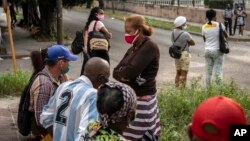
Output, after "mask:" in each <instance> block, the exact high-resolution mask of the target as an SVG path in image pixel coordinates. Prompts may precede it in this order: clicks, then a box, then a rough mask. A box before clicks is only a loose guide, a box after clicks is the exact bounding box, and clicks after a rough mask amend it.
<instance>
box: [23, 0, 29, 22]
mask: <svg viewBox="0 0 250 141" xmlns="http://www.w3.org/2000/svg"><path fill="white" fill-rule="evenodd" d="M22 10H23V25H28V13H29V12H28V2H27V1H26V2H23V3H22Z"/></svg>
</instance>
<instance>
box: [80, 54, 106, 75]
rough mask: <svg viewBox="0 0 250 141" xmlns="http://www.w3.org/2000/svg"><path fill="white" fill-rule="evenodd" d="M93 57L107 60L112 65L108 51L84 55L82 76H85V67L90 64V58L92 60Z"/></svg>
mask: <svg viewBox="0 0 250 141" xmlns="http://www.w3.org/2000/svg"><path fill="white" fill-rule="evenodd" d="M92 57H100V58H102V59H104V60H106V61H107V62H108V63H109V64H110V62H109V61H110V60H109V53H108V51H91V52H89V53H88V54H86V53H83V58H84V60H83V62H82V69H81V74H80V76H81V75H83V73H84V67H85V65H86V63H87V62H88V60H89V59H90V58H92Z"/></svg>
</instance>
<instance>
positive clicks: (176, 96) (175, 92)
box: [158, 80, 250, 141]
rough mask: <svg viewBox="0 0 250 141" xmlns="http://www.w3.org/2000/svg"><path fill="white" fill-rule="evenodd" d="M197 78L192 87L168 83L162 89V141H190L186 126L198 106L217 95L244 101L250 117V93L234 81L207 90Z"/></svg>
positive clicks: (249, 117)
mask: <svg viewBox="0 0 250 141" xmlns="http://www.w3.org/2000/svg"><path fill="white" fill-rule="evenodd" d="M197 82H198V81H197V80H195V81H193V82H192V84H191V86H190V87H187V88H185V89H176V88H175V86H174V85H169V84H166V85H164V86H162V88H161V89H160V90H159V94H158V101H159V111H160V117H161V119H160V120H161V129H162V130H161V131H162V132H161V138H160V140H161V141H188V136H187V133H186V131H187V125H188V124H189V123H190V122H191V117H192V114H193V112H194V110H195V108H196V107H197V106H198V105H199V104H200V103H201V102H202V101H203V100H205V99H207V98H208V97H211V96H214V95H224V96H227V97H230V98H232V99H234V100H235V101H237V102H238V103H240V104H241V106H242V107H243V108H244V110H245V112H246V114H247V118H248V119H250V106H249V104H250V93H248V92H246V91H244V90H241V89H240V88H239V86H237V85H236V84H235V83H234V82H233V81H232V82H231V83H230V84H221V85H212V86H211V87H210V88H209V89H208V90H207V89H206V88H204V87H203V86H201V85H199V84H198V83H197Z"/></svg>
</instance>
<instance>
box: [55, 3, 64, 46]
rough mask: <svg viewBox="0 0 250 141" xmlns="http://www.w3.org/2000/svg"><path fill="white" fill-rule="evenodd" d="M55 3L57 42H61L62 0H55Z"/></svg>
mask: <svg viewBox="0 0 250 141" xmlns="http://www.w3.org/2000/svg"><path fill="white" fill-rule="evenodd" d="M56 5H57V44H60V45H62V44H63V15H62V0H56Z"/></svg>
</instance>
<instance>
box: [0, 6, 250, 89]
mask: <svg viewBox="0 0 250 141" xmlns="http://www.w3.org/2000/svg"><path fill="white" fill-rule="evenodd" d="M63 16H64V17H63V21H64V30H65V33H67V34H68V35H70V36H71V37H72V38H74V35H75V32H76V31H77V30H81V29H83V27H84V25H85V23H86V20H87V17H88V13H83V12H77V11H74V10H64V15H63ZM104 24H105V26H106V27H107V29H108V30H109V31H110V32H111V33H112V35H113V36H112V39H111V41H110V42H111V50H110V55H111V71H112V70H113V68H114V67H115V66H116V65H117V63H118V62H119V61H120V60H121V58H122V57H123V55H124V54H125V52H126V51H127V49H128V48H129V47H130V45H129V44H127V43H125V41H124V37H123V36H124V22H123V21H120V20H116V19H113V18H109V17H105V20H104ZM14 30H18V29H14ZM14 34H15V31H14ZM170 34H171V31H168V30H162V29H158V28H154V34H153V36H152V39H153V40H154V41H155V42H156V43H157V44H158V46H159V48H160V53H161V57H160V69H159V73H158V76H157V82H158V84H162V83H166V82H171V83H174V77H175V66H174V60H173V59H172V58H171V57H170V56H169V54H168V47H169V46H170V45H171V40H170ZM192 37H193V39H194V41H195V42H196V45H195V46H194V47H191V54H192V60H191V66H190V71H189V74H188V83H190V81H191V80H192V79H194V78H198V77H201V81H200V83H202V84H205V80H204V78H205V59H204V42H203V39H202V38H201V37H200V36H195V35H192ZM20 42H21V41H20ZM33 44H34V45H32V44H31V46H32V47H31V48H32V49H39V48H41V47H46V46H48V45H49V44H52V43H37V42H35V41H34V43H33ZM229 44H230V49H231V53H230V54H228V55H226V56H225V64H224V80H225V81H227V82H230V81H231V80H234V81H235V82H237V83H238V84H239V85H240V86H241V87H242V88H244V89H247V90H250V88H249V87H248V86H249V84H250V76H249V72H250V59H249V54H250V51H249V47H250V42H237V41H230V42H229ZM31 48H29V49H27V47H24V49H26V50H27V51H29V50H31ZM145 57H147V56H145ZM81 62H82V57H81V55H79V59H78V61H76V62H73V63H72V69H71V72H70V76H71V78H76V77H78V76H79V73H80V68H81ZM1 64H2V65H1ZM17 64H18V66H19V68H22V69H26V70H31V65H30V60H29V59H27V58H23V59H18V62H17ZM11 68H12V60H10V59H6V60H3V61H0V72H3V71H7V70H11ZM111 74H112V73H111ZM111 77H112V76H111ZM111 79H112V78H111Z"/></svg>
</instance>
